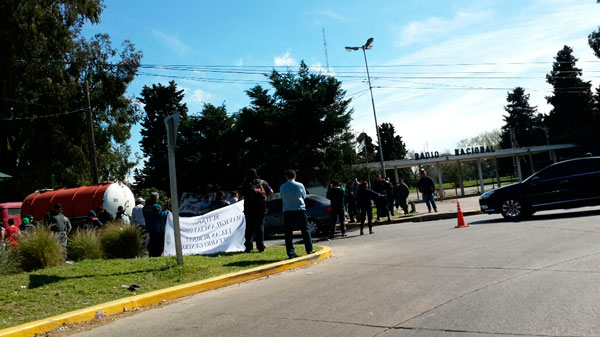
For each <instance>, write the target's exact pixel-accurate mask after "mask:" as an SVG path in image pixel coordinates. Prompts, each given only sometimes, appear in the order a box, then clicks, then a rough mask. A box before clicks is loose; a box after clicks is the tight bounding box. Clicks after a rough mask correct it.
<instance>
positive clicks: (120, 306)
mask: <svg viewBox="0 0 600 337" xmlns="http://www.w3.org/2000/svg"><path fill="white" fill-rule="evenodd" d="M322 247H323V249H321V250H320V251H318V252H316V253H315V254H310V255H305V256H301V257H297V258H295V259H291V260H285V261H280V262H275V263H271V264H267V265H264V266H260V267H256V268H252V269H247V270H242V271H239V272H235V273H230V274H225V275H221V276H215V277H212V278H209V279H206V280H202V281H197V282H192V283H186V284H182V285H178V286H175V287H171V288H166V289H161V290H155V291H151V292H149V293H145V294H141V295H136V296H131V297H126V298H122V299H119V300H115V301H111V302H107V303H102V304H98V305H95V306H92V307H88V308H84V309H79V310H75V311H71V312H68V313H65V314H62V315H58V316H54V317H48V318H44V319H41V320H39V321H34V322H29V323H25V324H21V325H18V326H14V327H11V328H6V329H3V330H0V337H4V336H10V337H16V336H33V335H35V334H36V333H44V332H47V331H50V330H54V329H56V328H58V327H60V326H61V325H63V324H64V323H75V322H82V321H89V320H92V319H94V317H95V315H96V312H98V311H100V310H102V311H104V314H105V315H106V316H110V315H115V314H119V313H122V312H124V311H131V310H133V309H135V308H141V307H145V306H149V305H153V304H157V303H160V302H162V301H163V300H173V299H176V298H181V297H185V296H189V295H193V294H198V293H201V292H204V291H207V290H212V289H217V288H221V287H226V286H228V285H232V284H236V283H241V282H245V281H249V280H253V279H257V278H260V277H264V276H268V275H273V274H276V273H280V272H282V271H285V270H289V269H294V268H299V267H304V266H307V265H310V264H313V263H317V262H319V261H322V260H325V259H326V258H328V257H329V256H331V248H329V247H327V246H322Z"/></svg>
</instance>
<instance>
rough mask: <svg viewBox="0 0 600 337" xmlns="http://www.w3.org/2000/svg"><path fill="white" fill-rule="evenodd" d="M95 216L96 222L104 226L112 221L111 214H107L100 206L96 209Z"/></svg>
mask: <svg viewBox="0 0 600 337" xmlns="http://www.w3.org/2000/svg"><path fill="white" fill-rule="evenodd" d="M96 215H97V216H98V220H100V222H102V223H103V224H105V225H107V224H108V223H109V222H112V221H113V220H114V218H113V216H112V214H110V213H108V212H107V211H106V209H104V208H103V207H102V206H98V208H96Z"/></svg>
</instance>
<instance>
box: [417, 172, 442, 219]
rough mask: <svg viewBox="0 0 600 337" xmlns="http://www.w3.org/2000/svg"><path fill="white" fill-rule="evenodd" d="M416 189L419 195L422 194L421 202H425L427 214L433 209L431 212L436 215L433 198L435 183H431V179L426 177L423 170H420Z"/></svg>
mask: <svg viewBox="0 0 600 337" xmlns="http://www.w3.org/2000/svg"><path fill="white" fill-rule="evenodd" d="M417 187H418V188H419V191H420V192H421V194H423V201H425V204H426V205H427V209H428V210H429V213H431V207H433V210H434V211H435V212H436V213H437V205H436V204H435V198H434V196H433V193H434V192H435V183H434V182H433V179H431V177H429V176H428V175H427V172H426V171H425V170H421V179H419V182H418V183H417Z"/></svg>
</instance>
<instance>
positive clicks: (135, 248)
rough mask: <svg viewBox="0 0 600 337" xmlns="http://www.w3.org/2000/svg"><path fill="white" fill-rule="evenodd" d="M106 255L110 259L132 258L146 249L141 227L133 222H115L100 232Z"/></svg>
mask: <svg viewBox="0 0 600 337" xmlns="http://www.w3.org/2000/svg"><path fill="white" fill-rule="evenodd" d="M100 240H101V242H102V248H103V250H104V256H105V257H106V258H109V259H130V258H134V257H138V256H142V255H143V254H144V252H145V251H146V247H145V246H144V238H143V237H142V233H141V231H140V229H139V228H138V227H137V226H135V225H132V224H127V225H126V224H122V223H120V222H113V223H110V224H108V225H106V226H105V227H104V228H103V229H102V232H101V233H100Z"/></svg>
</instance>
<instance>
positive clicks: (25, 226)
mask: <svg viewBox="0 0 600 337" xmlns="http://www.w3.org/2000/svg"><path fill="white" fill-rule="evenodd" d="M19 230H20V231H21V232H22V233H27V232H33V231H34V230H35V226H34V225H33V224H32V223H31V219H30V218H29V217H28V216H26V217H24V218H23V220H21V226H20V227H19Z"/></svg>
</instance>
